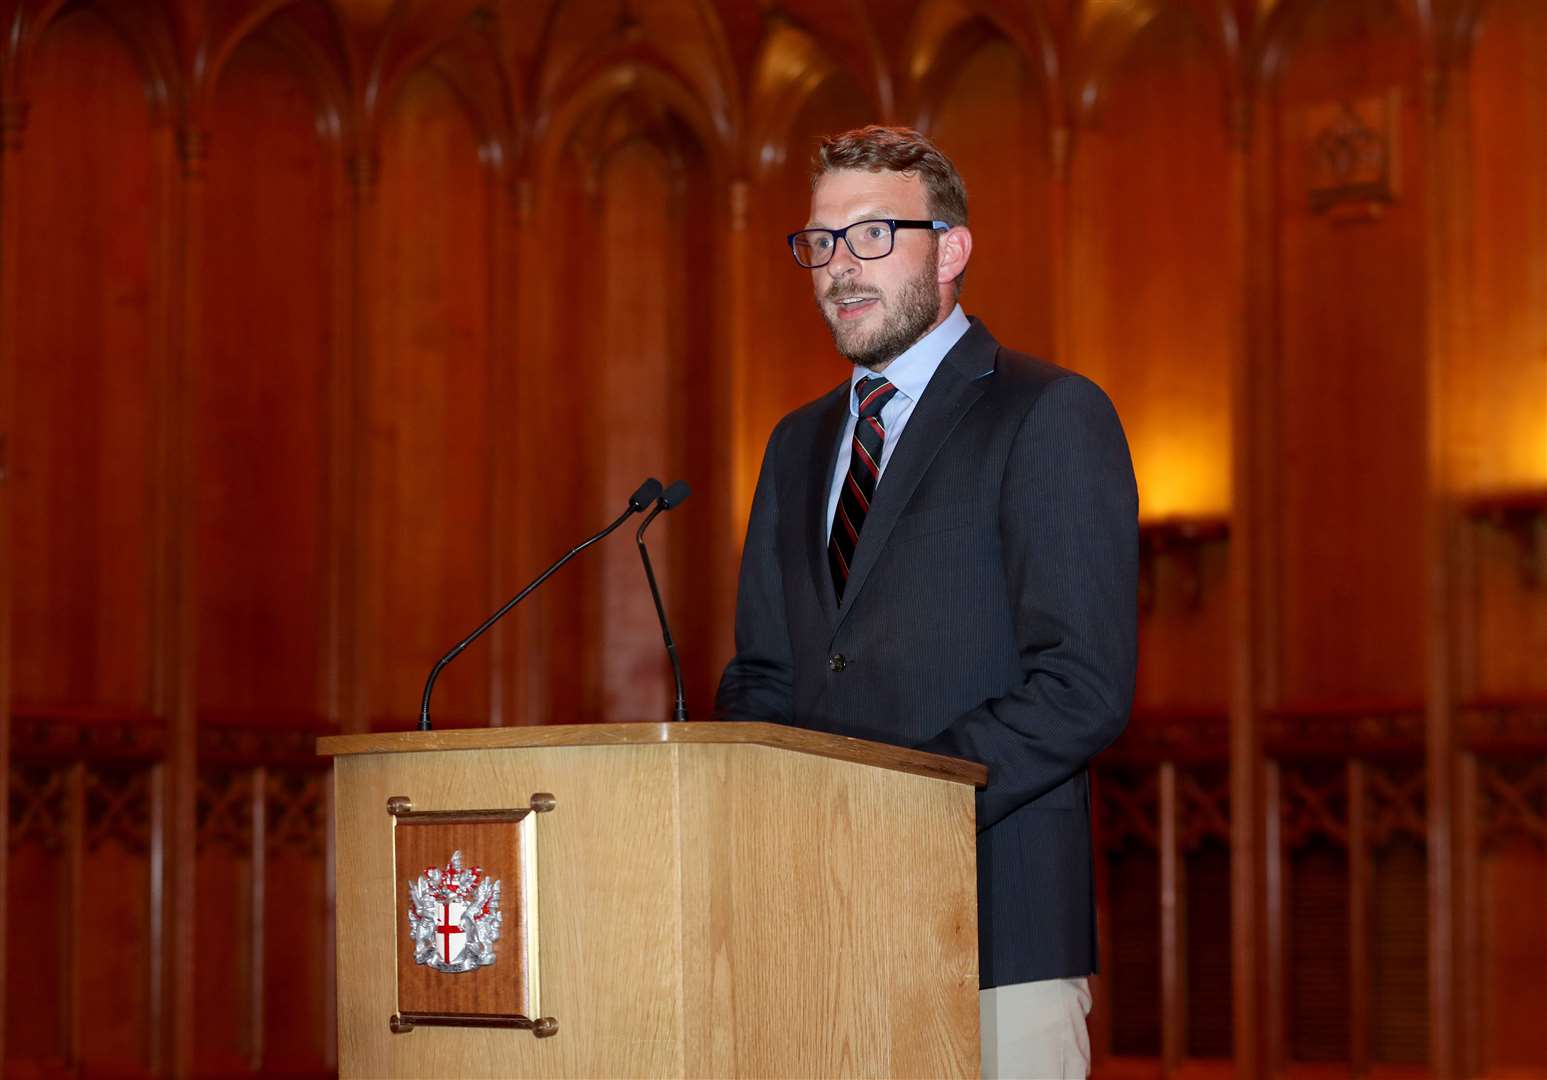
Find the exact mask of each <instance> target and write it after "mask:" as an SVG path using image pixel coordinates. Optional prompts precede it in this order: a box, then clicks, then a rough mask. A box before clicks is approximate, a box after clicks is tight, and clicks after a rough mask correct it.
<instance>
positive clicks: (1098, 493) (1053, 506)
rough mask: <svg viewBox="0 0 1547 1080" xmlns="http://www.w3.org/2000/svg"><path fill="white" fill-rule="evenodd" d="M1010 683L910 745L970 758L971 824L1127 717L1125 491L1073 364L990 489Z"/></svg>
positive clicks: (1133, 612) (1104, 428)
mask: <svg viewBox="0 0 1547 1080" xmlns="http://www.w3.org/2000/svg"><path fill="white" fill-rule="evenodd" d="M999 520H1000V532H1001V539H1002V542H1003V548H1004V560H1005V573H1006V579H1007V581H1008V583H1009V587H1010V591H1011V594H1012V597H1013V612H1014V619H1015V634H1016V644H1017V647H1018V649H1019V653H1020V661H1021V671H1022V681H1021V683H1020V684H1019V685H1018V686H1016V687H1015V688H1014V689H1013V690H1011V691H1010V692H1009V693H1008V694H1005V695H1004V696H1003V697H1000V698H996V699H993V700H990V701H987V702H984V703H983V704H982V705H980V706H978V707H977V708H975V709H973V710H972V711H970V712H968V713H966V714H964V715H962V716H959V717H957V718H956V719H955V720H954V721H953V722H952V723H951V724H950V725H949V726H948V727H947V728H946V729H945V730H944V731H943V732H941V733H940V734H939V735H937V736H935V737H934V738H933V739H931V740H929V741H928V742H926V743H924V744H923V745H922V746H921V747H920V749H924V750H929V751H933V752H935V753H943V754H950V755H953V756H956V757H964V758H970V759H973V760H975V761H980V762H983V763H984V764H985V765H987V766H988V768H989V783H988V786H987V787H986V788H985V789H984V790H983V791H981V792H979V793H978V828H979V829H984V828H987V827H988V826H990V825H992V824H994V823H995V822H996V821H998V820H1000V819H1001V818H1003V817H1004V816H1005V815H1007V814H1009V813H1011V812H1013V811H1015V810H1017V809H1018V808H1020V807H1021V806H1024V805H1025V804H1026V803H1028V802H1030V801H1032V800H1033V799H1037V798H1040V797H1041V796H1043V795H1045V794H1047V793H1048V792H1049V791H1052V790H1053V789H1054V788H1056V787H1058V786H1059V785H1060V784H1062V783H1064V782H1065V781H1067V780H1069V779H1070V778H1071V777H1072V776H1074V775H1075V774H1076V773H1078V772H1079V771H1080V770H1082V769H1084V768H1085V766H1086V764H1087V762H1089V761H1090V759H1091V758H1093V757H1094V756H1095V755H1096V754H1097V753H1099V752H1100V751H1101V750H1102V749H1104V748H1105V747H1106V746H1108V745H1109V744H1110V743H1111V742H1112V741H1113V740H1114V739H1116V738H1117V736H1118V735H1119V734H1121V733H1122V730H1123V728H1124V727H1125V726H1126V725H1127V722H1128V712H1129V709H1130V707H1131V706H1132V704H1133V688H1134V675H1135V669H1136V665H1137V661H1138V600H1137V597H1138V492H1137V489H1136V486H1135V483H1134V476H1133V463H1132V461H1131V459H1130V458H1129V454H1128V444H1127V440H1126V439H1125V438H1124V437H1123V430H1122V425H1121V424H1120V423H1119V421H1118V418H1117V413H1116V411H1115V410H1114V409H1113V408H1112V404H1111V402H1110V401H1109V400H1108V399H1107V397H1106V395H1105V394H1104V393H1102V392H1101V390H1100V389H1099V388H1098V387H1097V386H1096V385H1095V384H1094V383H1092V382H1090V381H1089V380H1087V379H1084V378H1082V377H1080V376H1074V375H1071V376H1064V377H1062V378H1060V379H1058V380H1056V381H1055V382H1053V383H1052V384H1050V385H1049V386H1048V387H1047V388H1046V389H1044V390H1043V392H1042V393H1041V395H1040V396H1039V397H1038V399H1037V401H1036V402H1035V403H1034V404H1033V405H1032V407H1031V408H1030V409H1029V410H1028V412H1027V414H1026V416H1025V417H1024V418H1023V420H1022V422H1021V425H1020V429H1019V430H1018V431H1017V433H1016V436H1015V441H1014V444H1013V446H1012V448H1011V451H1010V455H1009V459H1008V461H1007V463H1006V466H1005V475H1004V478H1003V481H1002V485H1001V489H1000V507H999Z"/></svg>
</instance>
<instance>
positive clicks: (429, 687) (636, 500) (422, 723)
mask: <svg viewBox="0 0 1547 1080" xmlns="http://www.w3.org/2000/svg"><path fill="white" fill-rule="evenodd" d="M660 498H661V482H660V481H659V480H657V479H656V478H655V477H653V476H652V477H650V479H648V480H646V481H645V482H644V483H643V484H640V485H639V490H638V491H635V492H634V494H632V495H630V496H629V497H628V509H627V510H625V511H623V513H621V514H619V515H618V516H617V517H616V518H614V519H613V521H612V523H611V524H610V525H608V526H607V527H606V528H605V529H603V530H602V531H601V532H599V533H596V534H595V535H593V536H589V537H587V538H586V539H584V540H582V541H580V543H578V544H576V545H575V546H574V547H572V548H570V549H569V550H568V551H566V552H565V553H564V555H563V556H562V557H561V558H560V559H559V560H558V561H557V562H555V563H554V564H553V565H552V566H550V567H548V569H546V570H544V571H543V572H542V573H540V574H538V575H537V577H536V578H535V579H533V581H532V583H531V584H529V585H528V586H527V587H526V588H524V589H522V590H521V591H520V592H518V593H516V595H515V596H512V597H511V598H510V599H509V600H508V601H506V603H505V606H504V607H502V608H500V609H499V610H498V611H496V612H495V613H494V614H493V615H490V616H489V617H488V618H487V619H485V620H484V621H483V625H482V626H480V627H478V629H477V630H474V631H473V632H472V633H471V634H468V635H467V637H465V638H463V639H462V640H461V641H459V642H457V644H456V645H455V646H453V647H452V649H451V651H450V652H448V653H447V654H446V655H445V656H443V657H441V658H440V659H439V660H437V661H436V662H435V666H434V667H432V668H431V669H430V677H429V678H428V679H426V680H424V698H423V700H422V701H420V702H419V730H420V731H429V730H430V692H431V691H433V690H434V689H435V679H436V676H438V675H439V674H440V670H441V668H443V667H445V666H446V665H447V664H449V663H451V662H452V661H453V660H455V659H456V658H457V657H458V656H459V655H460V654H461V652H462V650H463V649H465V648H467V647H468V646H469V645H471V644H472V643H473V642H475V641H477V640H478V638H479V637H480V636H482V634H483V632H484V631H485V630H487V629H489V627H491V626H493V625H494V624H495V623H497V622H499V621H500V620H501V619H502V618H504V617H505V613H506V612H507V611H509V610H510V609H511V608H513V607H515V606H516V605H517V604H519V603H521V601H523V600H525V599H526V598H527V597H528V596H529V595H531V593H532V590H534V589H536V588H537V586H539V585H541V584H542V583H543V582H545V581H547V580H548V579H549V578H550V577H552V576H553V573H554V571H556V570H558V568H559V567H561V566H563V565H564V564H565V563H567V562H569V560H571V559H573V558H574V557H575V556H576V555H578V554H580V553H581V552H582V551H584V550H585V549H586V548H588V547H590V546H591V545H592V544H594V543H596V542H597V541H598V540H601V539H604V538H605V537H606V536H607V535H608V534H609V533H611V532H612V531H613V530H614V529H616V528H617V527H618V526H619V525H622V524H623V523H624V522H625V521H627V520H628V519H629V518H631V517H633V516H634V515H635V514H637V513H639V512H640V511H642V510H644V509H645V508H646V507H648V506H649V505H650V504H651V503H653V502H656V501H657V500H659V499H660ZM683 498H687V496H686V495H685V494H684V495H683ZM678 501H679V502H680V501H681V500H678ZM656 513H659V509H657V510H656V511H653V512H652V513H651V517H654V516H655V514H656ZM656 606H657V607H659V606H660V601H659V600H657V601H656Z"/></svg>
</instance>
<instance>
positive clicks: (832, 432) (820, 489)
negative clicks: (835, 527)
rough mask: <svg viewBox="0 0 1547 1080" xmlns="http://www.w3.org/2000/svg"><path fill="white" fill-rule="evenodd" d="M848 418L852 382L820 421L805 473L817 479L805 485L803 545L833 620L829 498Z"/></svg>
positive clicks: (835, 601)
mask: <svg viewBox="0 0 1547 1080" xmlns="http://www.w3.org/2000/svg"><path fill="white" fill-rule="evenodd" d="M848 417H849V384H848V383H844V384H843V385H842V386H841V387H839V388H838V391H837V393H836V395H835V396H834V399H833V402H832V404H831V405H830V406H829V407H828V408H827V410H826V411H825V412H823V414H822V417H821V420H820V422H819V423H818V424H817V434H816V441H815V442H814V443H812V445H811V463H810V465H809V466H808V467H807V470H806V472H805V475H806V476H808V477H813V478H814V479H813V480H812V481H811V482H810V483H808V484H807V485H806V507H805V513H804V515H803V518H802V522H801V538H802V540H803V541H804V542H803V543H802V544H801V547H802V548H804V549H805V551H806V557H807V561H808V562H809V564H810V567H811V584H812V585H813V586H814V587H815V588H816V594H817V602H818V603H819V604H820V605H821V607H822V611H823V613H825V614H826V615H827V620H828V622H829V623H831V622H832V621H833V620H835V619H836V618H837V617H838V597H837V595H836V594H835V593H834V591H833V575H832V571H831V570H829V569H828V566H827V500H828V496H829V495H830V494H831V491H832V482H833V471H834V470H835V469H837V468H838V452H839V446H838V440H839V439H841V438H842V437H843V427H844V423H845V422H846V421H847V420H848Z"/></svg>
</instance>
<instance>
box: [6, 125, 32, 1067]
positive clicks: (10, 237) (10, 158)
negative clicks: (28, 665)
mask: <svg viewBox="0 0 1547 1080" xmlns="http://www.w3.org/2000/svg"><path fill="white" fill-rule="evenodd" d="M26 122H27V104H26V102H24V101H18V100H15V99H5V100H0V903H3V902H4V899H5V897H6V896H7V895H8V893H7V891H6V890H7V881H8V878H7V871H8V852H9V851H10V834H11V813H10V808H11V573H12V571H11V496H10V467H11V464H10V448H11V423H12V416H13V409H14V405H13V402H14V394H15V380H16V300H17V295H16V293H17V280H16V271H17V254H18V251H17V247H18V245H19V243H20V242H21V236H20V232H19V230H18V228H17V221H18V217H19V216H18V213H17V207H16V191H17V180H18V178H19V174H20V170H21V145H22V132H23V130H24V128H25V127H26ZM5 973H6V941H5V935H3V934H0V1063H3V1062H4V1061H5V1017H6V1008H5V1001H6V991H7V984H6V978H5Z"/></svg>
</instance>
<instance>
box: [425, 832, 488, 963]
mask: <svg viewBox="0 0 1547 1080" xmlns="http://www.w3.org/2000/svg"><path fill="white" fill-rule="evenodd" d="M408 900H409V906H408V929H409V932H410V934H411V935H412V936H413V939H414V961H415V962H416V963H420V964H428V965H429V966H430V967H433V968H434V969H435V970H436V971H444V972H447V973H448V974H456V973H457V972H461V971H476V970H477V969H478V968H481V967H487V966H488V965H490V964H492V963H494V943H495V942H496V941H498V940H499V939H500V921H501V919H502V918H503V916H502V915H501V914H500V883H499V882H498V881H496V880H495V879H494V878H491V877H489V876H487V875H486V874H485V873H484V871H483V868H482V867H479V866H474V867H471V868H465V867H463V865H462V853H461V852H460V851H453V852H452V853H451V858H450V859H449V860H447V862H446V865H445V866H444V867H439V866H432V867H430V868H428V869H427V870H425V872H424V873H423V874H421V875H420V876H419V880H418V881H411V882H409V883H408Z"/></svg>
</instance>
